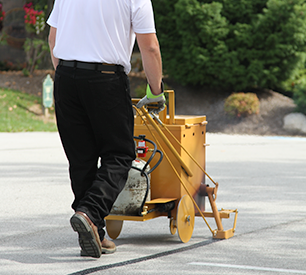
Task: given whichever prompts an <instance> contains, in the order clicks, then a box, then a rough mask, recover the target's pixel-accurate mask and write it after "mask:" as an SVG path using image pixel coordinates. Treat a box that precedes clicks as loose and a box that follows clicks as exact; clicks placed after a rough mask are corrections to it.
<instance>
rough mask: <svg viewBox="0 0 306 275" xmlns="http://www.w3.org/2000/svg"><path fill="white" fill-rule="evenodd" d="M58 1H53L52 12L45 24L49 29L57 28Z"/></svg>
mask: <svg viewBox="0 0 306 275" xmlns="http://www.w3.org/2000/svg"><path fill="white" fill-rule="evenodd" d="M59 2H60V1H59V0H55V3H54V7H53V10H52V12H51V14H50V16H49V18H48V20H47V24H48V25H49V26H51V27H54V28H57V19H58V13H59Z"/></svg>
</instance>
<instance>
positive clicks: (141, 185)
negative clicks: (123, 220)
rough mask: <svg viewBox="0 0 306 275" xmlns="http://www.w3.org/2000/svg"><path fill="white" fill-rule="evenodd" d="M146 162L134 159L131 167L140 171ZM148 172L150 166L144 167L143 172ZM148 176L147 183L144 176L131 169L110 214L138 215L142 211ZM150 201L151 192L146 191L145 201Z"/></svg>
mask: <svg viewBox="0 0 306 275" xmlns="http://www.w3.org/2000/svg"><path fill="white" fill-rule="evenodd" d="M145 164H146V162H145V161H144V160H141V159H135V160H134V161H133V163H132V167H136V168H138V169H140V170H142V169H143V167H144V166H145ZM148 171H150V166H149V165H148V166H147V167H146V170H145V172H148ZM150 178H151V177H150V175H148V180H149V183H147V179H146V177H145V176H142V175H141V172H140V171H139V170H136V169H134V168H131V169H130V171H129V175H128V179H127V181H126V184H125V187H124V188H123V190H122V191H121V193H120V194H119V196H118V197H117V200H116V201H115V203H114V205H113V207H112V209H111V211H110V214H116V215H128V216H135V215H138V214H139V210H141V211H142V209H140V208H141V205H142V203H143V201H144V198H145V195H146V192H147V186H148V184H149V187H150ZM150 200H151V191H150V188H149V190H148V195H147V198H146V201H150Z"/></svg>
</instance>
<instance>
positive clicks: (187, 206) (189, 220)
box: [176, 195, 195, 243]
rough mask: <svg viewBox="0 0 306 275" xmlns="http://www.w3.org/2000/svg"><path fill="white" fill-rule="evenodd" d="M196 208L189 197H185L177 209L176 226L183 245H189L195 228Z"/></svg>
mask: <svg viewBox="0 0 306 275" xmlns="http://www.w3.org/2000/svg"><path fill="white" fill-rule="evenodd" d="M194 216H195V214H194V206H193V202H192V200H191V199H190V197H189V196H188V195H184V196H183V197H182V198H181V200H180V201H179V204H178V207H177V216H176V219H177V220H176V226H177V233H178V235H179V238H180V240H181V241H182V242H183V243H187V242H188V241H189V240H190V238H191V236H192V232H193V228H194Z"/></svg>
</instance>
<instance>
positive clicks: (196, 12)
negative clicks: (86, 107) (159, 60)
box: [152, 0, 306, 91]
mask: <svg viewBox="0 0 306 275" xmlns="http://www.w3.org/2000/svg"><path fill="white" fill-rule="evenodd" d="M152 3H153V5H154V10H155V17H156V27H157V35H158V37H159V41H160V45H161V51H162V56H163V67H164V71H165V74H168V75H169V77H171V78H174V79H175V80H176V81H178V82H179V83H181V84H193V85H199V84H200V85H209V86H212V87H226V88H231V89H233V90H234V91H239V90H240V91H241V90H245V89H246V88H248V87H263V88H271V89H274V88H276V87H278V85H279V83H280V82H281V81H283V80H286V79H288V78H290V77H292V76H293V75H294V74H295V73H297V69H298V68H300V67H302V66H303V64H304V60H305V52H306V32H305V30H306V4H305V1H304V0H290V1H289V0H240V1H233V0H214V1H211V0H167V1H165V0H154V1H152Z"/></svg>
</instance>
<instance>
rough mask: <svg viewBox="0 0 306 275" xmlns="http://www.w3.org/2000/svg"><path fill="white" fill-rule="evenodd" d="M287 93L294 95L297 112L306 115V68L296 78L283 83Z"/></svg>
mask: <svg viewBox="0 0 306 275" xmlns="http://www.w3.org/2000/svg"><path fill="white" fill-rule="evenodd" d="M282 88H283V90H284V91H285V92H289V93H292V94H293V100H294V103H295V104H296V106H297V108H296V109H297V111H298V112H301V113H303V114H306V68H304V69H302V70H299V72H298V74H297V75H296V76H295V77H294V78H290V79H288V80H287V81H285V82H283V83H282Z"/></svg>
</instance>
